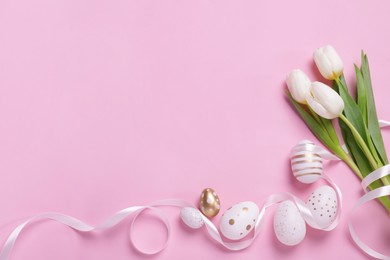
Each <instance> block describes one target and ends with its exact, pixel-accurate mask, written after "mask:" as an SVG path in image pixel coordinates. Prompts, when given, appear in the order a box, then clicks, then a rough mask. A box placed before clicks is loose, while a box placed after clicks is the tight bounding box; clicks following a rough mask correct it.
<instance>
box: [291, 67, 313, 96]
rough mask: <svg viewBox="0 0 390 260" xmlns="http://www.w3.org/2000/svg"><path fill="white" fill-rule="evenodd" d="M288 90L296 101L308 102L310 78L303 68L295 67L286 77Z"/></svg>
mask: <svg viewBox="0 0 390 260" xmlns="http://www.w3.org/2000/svg"><path fill="white" fill-rule="evenodd" d="M286 83H287V87H288V90H289V91H290V93H291V95H292V97H293V98H294V100H295V101H297V102H299V103H302V104H306V96H307V94H308V93H310V84H311V82H310V79H309V78H308V77H307V76H306V74H305V73H304V72H303V71H302V70H298V69H295V70H293V71H291V72H290V74H288V76H287V78H286Z"/></svg>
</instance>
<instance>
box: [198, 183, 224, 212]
mask: <svg viewBox="0 0 390 260" xmlns="http://www.w3.org/2000/svg"><path fill="white" fill-rule="evenodd" d="M220 208H221V202H220V201H219V197H218V195H217V193H215V191H214V190H213V189H211V188H207V189H204V190H203V191H202V193H201V194H200V210H201V211H202V212H203V214H204V215H205V216H207V217H209V218H212V217H215V216H216V215H218V212H219V209H220Z"/></svg>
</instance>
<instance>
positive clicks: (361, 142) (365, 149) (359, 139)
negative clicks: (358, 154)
mask: <svg viewBox="0 0 390 260" xmlns="http://www.w3.org/2000/svg"><path fill="white" fill-rule="evenodd" d="M339 117H340V119H341V120H343V121H344V123H345V124H346V125H347V126H348V127H349V129H351V131H352V134H353V136H354V137H355V138H356V141H357V142H358V144H359V145H360V147H361V148H362V150H363V152H364V154H365V155H366V156H367V159H368V161H370V163H371V166H372V167H373V168H374V169H378V164H377V163H376V161H375V159H374V157H373V156H372V154H371V152H370V149H368V147H367V145H366V143H365V142H364V140H363V138H362V137H361V136H360V134H359V132H358V131H357V130H356V128H355V127H354V126H353V125H352V124H351V122H349V120H348V119H347V118H346V117H345V116H344V115H343V114H340V116H339Z"/></svg>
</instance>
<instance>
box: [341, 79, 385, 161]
mask: <svg viewBox="0 0 390 260" xmlns="http://www.w3.org/2000/svg"><path fill="white" fill-rule="evenodd" d="M335 85H336V88H337V91H338V92H339V94H340V96H341V98H342V99H343V101H344V105H345V106H344V112H343V114H344V115H345V116H346V118H347V119H348V120H349V121H350V122H351V124H352V125H353V126H354V127H355V129H356V130H357V132H358V133H359V135H360V136H361V137H362V138H363V141H364V142H365V143H366V145H367V146H368V148H369V149H370V152H371V154H372V156H373V157H374V159H375V161H376V163H379V162H380V158H379V156H378V153H377V151H376V149H375V146H374V144H373V141H372V140H371V138H370V134H369V132H368V129H367V126H366V125H365V123H364V119H363V115H362V113H361V111H360V108H359V106H358V105H357V104H356V102H355V100H354V99H353V98H352V96H351V95H350V94H349V91H348V87H347V83H346V82H345V79H344V76H341V77H340V79H339V80H338V81H335Z"/></svg>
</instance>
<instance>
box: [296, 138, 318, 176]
mask: <svg viewBox="0 0 390 260" xmlns="http://www.w3.org/2000/svg"><path fill="white" fill-rule="evenodd" d="M291 170H292V172H293V174H294V176H295V178H296V179H297V180H298V181H300V182H302V183H313V182H315V181H317V180H318V179H319V178H321V175H322V157H321V155H319V154H318V152H316V146H315V145H314V144H313V143H312V142H310V141H307V140H304V141H301V142H299V143H298V144H297V145H296V146H294V148H293V149H292V151H291Z"/></svg>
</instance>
